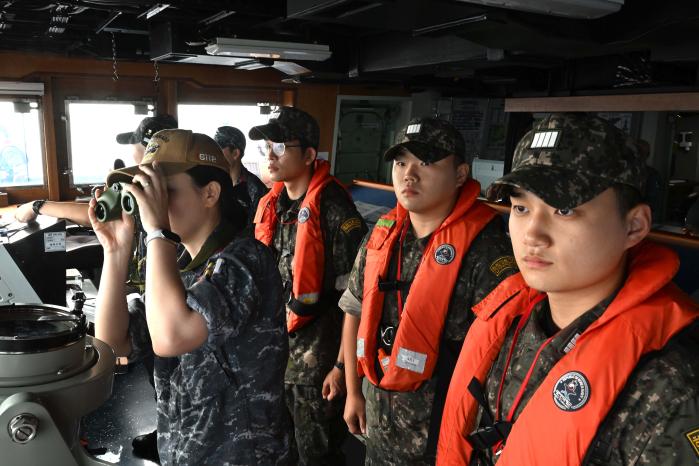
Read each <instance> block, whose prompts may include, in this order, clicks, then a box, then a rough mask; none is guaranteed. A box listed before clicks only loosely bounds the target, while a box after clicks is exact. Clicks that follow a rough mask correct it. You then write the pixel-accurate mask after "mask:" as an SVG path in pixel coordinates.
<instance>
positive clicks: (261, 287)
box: [129, 232, 289, 465]
mask: <svg viewBox="0 0 699 466" xmlns="http://www.w3.org/2000/svg"><path fill="white" fill-rule="evenodd" d="M214 234H216V232H214ZM212 236H213V235H212ZM181 276H182V282H183V284H184V286H185V288H186V293H187V305H188V306H189V307H190V308H191V309H193V310H194V311H195V312H199V313H201V314H202V316H203V317H204V318H205V319H206V323H207V327H208V331H209V336H208V339H207V341H206V342H205V343H204V344H203V345H202V346H201V347H200V348H198V349H196V350H194V351H191V352H189V353H186V354H183V355H181V356H178V357H174V358H161V357H157V356H156V358H155V381H156V391H157V398H158V406H157V408H158V449H159V453H160V458H161V461H162V463H163V464H173V465H177V464H182V465H195V464H221V465H223V464H226V465H287V464H289V426H288V418H287V416H286V412H285V410H284V401H283V392H282V380H283V374H284V370H285V365H286V360H287V357H288V343H287V341H288V340H287V336H286V326H285V314H284V306H283V303H282V301H281V294H282V293H281V292H282V289H281V286H282V285H281V281H280V279H279V273H278V272H277V270H276V268H275V265H274V262H273V258H272V255H271V254H270V251H269V249H268V248H266V247H265V246H263V245H262V244H261V243H259V242H258V241H256V240H254V239H251V238H238V239H235V240H233V241H232V242H231V243H229V244H228V245H227V246H226V247H225V248H224V249H223V250H221V251H220V252H217V253H215V254H213V255H212V256H211V257H210V258H208V259H207V260H205V261H204V262H203V263H201V264H200V265H198V266H195V267H193V268H192V270H188V271H183V272H182V274H181ZM129 332H130V335H131V342H132V348H133V351H132V354H131V356H130V358H132V359H137V358H139V357H142V356H144V355H149V354H152V351H153V350H152V346H151V341H150V337H149V334H148V331H147V325H146V321H145V313H143V312H142V311H141V312H133V313H131V319H130V322H129ZM229 369H230V370H229Z"/></svg>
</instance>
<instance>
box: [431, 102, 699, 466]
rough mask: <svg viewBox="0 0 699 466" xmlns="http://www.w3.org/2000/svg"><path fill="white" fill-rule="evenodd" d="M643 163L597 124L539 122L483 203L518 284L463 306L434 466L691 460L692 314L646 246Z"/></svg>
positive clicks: (698, 417) (698, 431)
mask: <svg viewBox="0 0 699 466" xmlns="http://www.w3.org/2000/svg"><path fill="white" fill-rule="evenodd" d="M644 180H645V173H644V161H643V160H642V158H641V157H638V154H637V152H636V146H635V144H634V143H633V141H632V140H631V139H630V138H629V137H628V136H627V135H626V134H625V133H624V132H623V131H621V130H619V129H618V128H616V127H615V126H613V125H612V124H610V123H609V122H607V121H606V120H603V119H601V118H598V117H594V116H589V115H586V114H581V113H569V114H553V115H549V116H546V117H545V118H544V119H542V120H540V121H539V122H537V123H535V125H534V128H533V129H532V130H531V131H530V132H528V133H527V134H526V135H525V136H524V137H523V138H522V140H521V141H520V142H519V144H518V146H517V148H516V149H515V153H514V159H513V162H512V171H511V173H509V174H507V175H505V176H504V177H503V178H501V179H500V180H498V181H496V184H495V185H494V186H495V188H494V189H491V192H490V194H492V196H494V197H496V198H500V199H501V198H503V197H507V198H509V200H510V202H511V204H512V210H511V215H510V235H511V238H512V245H513V249H514V252H515V257H516V259H517V263H518V265H519V268H520V270H521V274H517V275H515V276H513V277H510V278H509V279H508V280H506V281H505V282H503V283H502V284H501V285H500V286H499V287H498V288H497V289H495V290H494V291H493V292H492V293H491V294H490V295H488V297H486V298H485V299H484V300H483V301H482V302H480V303H479V304H478V305H477V306H476V307H475V308H474V312H475V313H476V316H477V318H476V321H475V322H474V323H473V325H471V329H470V331H469V334H468V336H467V338H466V341H465V342H464V346H463V349H462V352H461V355H460V357H459V361H458V363H457V366H456V369H455V370H454V375H453V378H452V381H451V386H450V388H449V393H448V396H447V402H446V405H445V408H444V415H443V419H442V428H441V432H440V439H439V447H438V452H437V464H438V465H440V466H446V465H479V466H482V465H492V464H494V463H497V464H498V466H504V465H517V466H527V465H532V466H533V465H557V466H577V465H581V464H582V465H605V466H609V465H612V466H616V465H619V466H621V465H645V464H649V465H661V466H670V465H689V464H696V463H697V462H698V461H699V358H698V357H697V354H698V353H699V351H698V350H699V332H698V326H697V322H698V320H697V319H699V306H697V304H696V303H694V302H693V301H691V300H690V298H689V297H688V296H687V295H685V294H684V293H683V292H681V291H680V290H679V289H678V288H677V287H676V286H675V285H674V284H673V283H672V282H671V280H672V277H673V275H674V274H675V273H676V271H677V268H678V265H679V261H678V258H677V255H676V254H675V253H674V252H673V251H671V250H670V249H667V248H665V247H663V246H660V245H658V244H654V243H652V242H649V241H647V240H645V237H646V236H647V234H648V231H649V228H650V208H649V207H648V205H647V204H645V203H643V202H642V199H641V195H640V193H641V192H643V182H644Z"/></svg>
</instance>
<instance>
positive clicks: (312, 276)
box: [255, 160, 340, 333]
mask: <svg viewBox="0 0 699 466" xmlns="http://www.w3.org/2000/svg"><path fill="white" fill-rule="evenodd" d="M333 181H335V182H337V183H338V184H340V182H339V180H337V178H335V177H334V176H332V175H330V164H329V163H328V162H326V161H325V160H316V161H315V163H314V169H313V177H312V178H311V182H310V184H309V185H308V190H307V191H306V197H305V198H304V199H303V201H302V202H301V205H300V208H299V213H298V218H297V224H296V225H297V226H296V244H295V245H294V259H293V261H292V264H291V269H292V274H293V277H294V279H293V283H292V288H291V292H292V297H293V298H294V299H296V300H298V301H299V302H301V303H303V304H315V303H317V302H318V300H319V299H320V295H321V292H322V289H323V273H324V272H325V244H324V242H323V232H322V231H321V227H320V194H321V192H322V191H323V189H324V188H325V187H326V186H327V185H328V184H329V183H331V182H333ZM283 189H284V183H283V182H281V181H280V182H277V183H274V185H273V186H272V189H271V190H270V191H269V192H268V193H267V194H266V195H265V196H263V197H262V198H261V199H260V203H259V204H258V206H257V213H256V214H255V238H257V239H258V240H259V241H261V242H262V243H264V244H266V245H267V246H271V245H272V241H273V240H274V233H275V231H276V227H277V222H278V221H279V220H278V218H277V200H278V199H279V196H280V194H281V192H282V191H283ZM314 318H315V317H313V316H300V315H298V314H296V313H294V312H291V313H289V315H288V317H287V322H286V326H287V330H288V332H289V333H292V332H296V331H297V330H299V329H301V328H302V327H304V326H305V325H308V324H309V323H310V322H311V321H312V320H313V319H314Z"/></svg>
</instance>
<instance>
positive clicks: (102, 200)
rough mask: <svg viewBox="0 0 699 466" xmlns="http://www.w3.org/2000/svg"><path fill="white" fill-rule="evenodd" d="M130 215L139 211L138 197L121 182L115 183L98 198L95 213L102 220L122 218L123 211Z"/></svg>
mask: <svg viewBox="0 0 699 466" xmlns="http://www.w3.org/2000/svg"><path fill="white" fill-rule="evenodd" d="M122 210H123V211H124V212H126V213H127V214H129V215H136V214H137V213H138V204H137V203H136V198H135V197H134V196H133V194H131V193H130V192H128V191H126V190H124V186H123V185H122V184H121V183H114V184H112V185H111V186H110V187H109V188H107V189H106V190H105V191H104V192H103V193H102V195H101V196H100V197H99V198H97V206H96V207H95V214H96V215H97V220H98V221H100V222H111V221H112V220H117V219H120V218H121V211H122Z"/></svg>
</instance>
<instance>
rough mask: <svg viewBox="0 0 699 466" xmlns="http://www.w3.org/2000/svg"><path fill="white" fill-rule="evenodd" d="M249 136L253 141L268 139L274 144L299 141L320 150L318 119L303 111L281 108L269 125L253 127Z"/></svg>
mask: <svg viewBox="0 0 699 466" xmlns="http://www.w3.org/2000/svg"><path fill="white" fill-rule="evenodd" d="M248 136H250V139H252V140H253V141H258V140H260V139H268V140H270V141H272V142H286V141H291V140H294V139H299V140H301V141H303V142H305V143H306V144H308V145H310V146H311V147H314V148H318V143H319V141H320V128H319V127H318V122H317V121H316V119H315V118H313V117H312V116H311V115H309V114H308V113H306V112H304V111H303V110H300V109H298V108H295V107H281V108H280V109H279V113H276V114H273V116H272V118H270V119H269V123H267V124H266V125H261V126H253V127H252V129H250V133H249V134H248Z"/></svg>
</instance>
